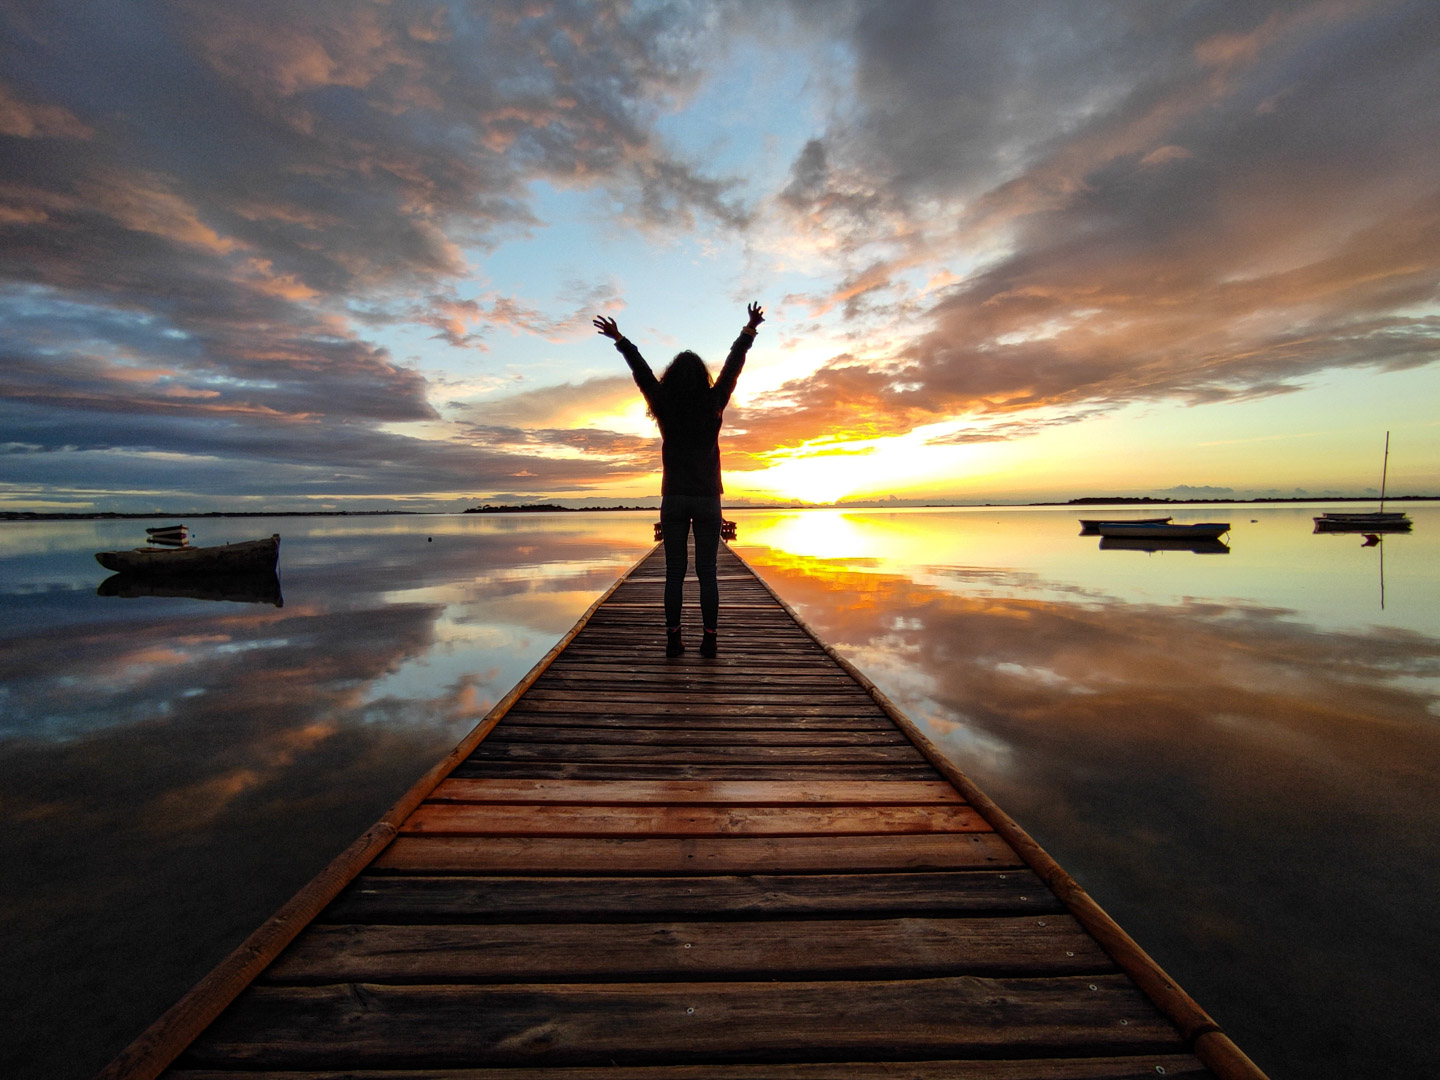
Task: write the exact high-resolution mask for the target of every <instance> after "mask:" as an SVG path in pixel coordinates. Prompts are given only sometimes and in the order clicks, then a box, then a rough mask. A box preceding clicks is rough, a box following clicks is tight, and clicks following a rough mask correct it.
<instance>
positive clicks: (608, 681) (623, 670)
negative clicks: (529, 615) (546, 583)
mask: <svg viewBox="0 0 1440 1080" xmlns="http://www.w3.org/2000/svg"><path fill="white" fill-rule="evenodd" d="M737 684H739V685H741V686H743V687H744V689H745V690H746V691H747V692H748V693H756V692H757V691H763V692H764V693H765V694H767V695H773V696H774V697H777V698H782V699H783V698H786V697H810V696H813V695H814V694H817V693H821V694H832V693H840V692H843V693H845V694H852V695H853V693H854V690H855V683H854V681H853V680H849V679H846V678H844V677H843V675H842V674H840V673H838V672H837V673H836V674H833V675H818V676H817V675H800V674H795V673H790V674H776V675H762V674H760V673H758V672H754V671H746V672H745V673H744V676H743V682H741V680H740V679H738V678H737V677H736V673H735V672H734V671H733V670H725V671H716V670H715V669H713V668H712V669H708V670H707V669H706V668H696V669H694V670H691V671H680V672H676V671H641V670H637V668H636V666H635V665H629V666H626V667H620V666H619V665H617V666H616V668H615V669H614V670H613V671H610V670H591V671H576V670H575V668H574V667H571V668H567V669H566V670H565V671H563V672H561V673H558V674H556V673H554V672H553V669H552V671H548V672H546V673H545V675H544V676H543V677H542V678H541V679H540V681H539V682H537V683H536V684H535V685H536V687H537V688H541V689H545V690H571V691H574V690H582V691H600V692H602V693H607V694H608V693H612V692H630V691H634V690H646V691H657V690H658V691H664V692H666V693H669V692H671V691H682V692H684V693H701V694H709V693H727V692H730V691H733V690H734V689H735V687H736V685H737Z"/></svg>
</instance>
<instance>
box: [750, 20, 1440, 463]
mask: <svg viewBox="0 0 1440 1080" xmlns="http://www.w3.org/2000/svg"><path fill="white" fill-rule="evenodd" d="M807 10H809V11H812V12H813V9H807ZM846 10H847V11H848V12H849V13H850V18H849V21H848V22H847V23H846V24H845V28H846V29H845V32H846V33H847V35H848V38H847V39H848V41H849V42H850V43H851V45H852V47H853V48H854V50H855V54H856V57H857V69H856V82H855V90H856V98H855V101H854V102H853V107H852V108H850V109H848V110H846V111H844V114H843V115H841V116H839V117H838V118H837V119H836V120H835V121H834V122H833V123H832V125H831V127H830V128H829V129H828V130H826V131H825V132H824V133H822V134H821V135H819V136H817V138H816V139H815V140H814V141H813V142H811V143H810V144H809V145H808V146H807V147H806V148H805V149H804V151H803V152H802V153H801V154H800V155H799V157H798V158H797V160H796V161H795V164H794V166H793V168H792V172H791V176H790V179H789V182H788V186H787V187H786V188H785V190H784V191H783V193H782V194H781V196H780V198H779V200H778V203H777V205H778V206H780V207H784V208H786V210H787V211H788V212H790V213H793V214H794V215H796V220H797V222H798V224H799V225H800V227H801V228H804V229H806V230H809V231H811V232H812V233H816V234H818V233H822V232H823V233H825V234H826V235H827V236H828V237H829V238H831V240H833V241H835V242H836V243H838V248H837V250H838V252H839V253H840V256H841V261H842V264H844V265H848V267H849V269H848V272H847V273H846V275H845V277H844V279H843V280H842V282H841V284H840V285H839V287H837V288H836V289H835V290H834V291H833V292H832V293H831V294H829V295H828V296H817V297H813V298H811V299H812V301H813V303H814V306H816V307H817V308H824V307H829V306H834V305H837V304H843V305H845V310H846V312H847V313H848V314H849V315H851V316H852V317H856V318H860V317H863V316H865V315H866V314H867V313H874V312H881V313H883V311H884V304H885V303H886V302H887V297H892V298H893V296H894V295H895V293H896V292H898V291H900V290H903V289H904V288H905V287H906V286H905V284H904V277H903V276H904V275H905V274H906V273H907V272H910V271H914V270H915V269H916V268H917V267H934V266H936V265H941V266H943V265H946V263H947V262H949V263H951V265H953V266H955V268H956V269H957V271H958V270H960V269H961V268H962V267H963V264H964V263H968V262H973V261H977V260H978V262H979V268H978V269H977V270H975V271H972V272H971V273H970V274H969V276H966V277H964V278H963V280H962V281H961V282H960V283H959V284H958V285H956V286H954V287H952V288H951V289H949V290H948V291H947V292H946V293H944V294H942V295H941V298H940V299H939V300H938V302H936V303H935V304H934V306H933V308H932V309H931V311H930V312H929V330H928V331H927V332H925V333H923V334H921V335H920V336H919V337H918V338H913V339H910V340H908V341H904V342H901V343H898V344H897V347H896V348H895V350H894V358H893V360H892V361H891V362H890V364H889V366H888V367H887V368H886V369H884V370H878V369H876V368H875V367H874V366H873V365H870V364H857V363H855V362H854V361H853V360H848V359H843V358H842V359H841V360H839V361H837V362H835V363H833V364H832V365H831V366H829V367H828V368H826V369H823V370H822V371H820V372H819V373H817V374H816V375H814V376H813V377H811V378H808V379H804V380H800V381H797V382H794V383H792V384H790V385H789V386H787V387H785V388H783V390H782V392H781V394H780V400H781V401H782V402H783V403H784V404H785V405H786V407H787V409H788V413H787V414H786V415H787V416H788V421H787V428H788V430H789V432H790V437H792V438H802V437H815V436H816V435H819V434H821V433H831V434H834V433H835V432H837V431H839V432H846V431H854V432H856V433H864V432H865V431H867V430H875V429H877V426H878V428H879V429H883V430H887V431H899V430H906V429H908V428H910V427H913V426H915V425H917V424H920V423H925V422H932V421H937V420H941V419H944V418H948V417H953V416H959V415H966V414H970V415H982V416H983V415H987V414H989V415H994V414H1008V416H1009V419H1008V422H1009V423H1012V424H1013V423H1021V424H1023V423H1024V422H1025V414H1026V413H1027V412H1028V411H1029V410H1031V409H1034V408H1036V407H1039V406H1047V405H1057V404H1058V405H1068V406H1074V405H1078V404H1082V403H1089V404H1092V405H1098V406H1101V407H1107V406H1113V405H1117V404H1121V403H1124V402H1129V401H1135V400H1144V399H1151V400H1153V399H1164V398H1171V399H1179V400H1183V401H1189V402H1194V403H1200V402H1209V401H1218V400H1227V399H1232V398H1237V397H1247V396H1257V395H1265V394H1272V393H1276V392H1282V391H1285V390H1289V389H1293V388H1295V386H1296V385H1297V383H1299V382H1300V381H1302V380H1303V379H1304V378H1305V377H1306V376H1308V375H1311V374H1313V373H1315V372H1318V371H1321V370H1323V369H1327V368H1340V367H1371V368H1376V369H1381V370H1392V369H1397V368H1402V367H1409V366H1415V365H1420V364H1428V363H1432V362H1434V361H1435V360H1436V359H1437V357H1440V334H1437V331H1440V320H1437V319H1436V318H1434V317H1433V316H1432V315H1429V314H1428V313H1427V312H1426V311H1425V309H1426V308H1428V307H1430V306H1432V305H1433V303H1434V300H1435V297H1436V295H1437V286H1440V50H1437V48H1436V45H1435V42H1436V41H1440V8H1437V7H1436V6H1435V5H1433V4H1429V3H1404V2H1375V3H1363V2H1357V3H1315V4H1275V5H1269V6H1261V5H1253V4H1246V5H1235V4H1221V3H1217V4H1193V5H1187V6H1186V7H1185V8H1184V9H1183V10H1177V9H1171V8H1168V7H1161V6H1157V5H1153V4H1085V5H1065V6H1063V7H1061V6H1056V5H959V4H929V3H887V4H883V5H880V4H875V5H869V4H864V5H856V6H853V7H850V8H847V9H846ZM956 264H960V265H956ZM847 414H848V416H849V420H848V421H847V419H846V417H847ZM1017 414H1018V415H1017Z"/></svg>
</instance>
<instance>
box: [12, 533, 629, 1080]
mask: <svg viewBox="0 0 1440 1080" xmlns="http://www.w3.org/2000/svg"><path fill="white" fill-rule="evenodd" d="M272 526H278V527H275V528H272ZM219 527H220V526H219V524H218V523H215V527H214V528H211V529H209V530H208V531H210V532H211V533H215V534H216V535H214V536H213V537H212V538H213V539H215V540H217V541H218V540H219V539H220V538H221V537H220V536H219V533H218V530H219ZM230 527H231V528H232V529H234V530H235V531H236V532H238V533H240V538H243V536H244V535H245V534H248V533H249V532H257V533H259V532H265V533H268V532H270V531H280V532H282V534H283V536H284V539H283V541H282V546H281V575H282V578H283V580H284V588H285V598H286V606H285V607H284V608H282V609H276V608H273V607H270V606H268V605H267V606H261V605H251V604H232V603H223V602H216V601H206V600H186V599H177V598H168V597H165V598H160V597H143V598H119V597H97V596H96V595H95V591H94V590H95V582H96V581H97V580H98V579H100V578H102V577H103V576H104V571H102V570H100V568H99V567H98V566H96V565H95V563H94V559H93V558H92V556H91V552H93V551H94V550H97V549H99V548H102V547H123V546H127V543H126V540H128V543H130V544H133V543H134V542H135V541H134V538H133V536H131V535H130V534H131V533H133V532H134V528H135V526H134V523H125V525H124V527H123V528H118V527H112V526H109V525H103V526H100V527H98V528H97V526H96V525H94V524H93V523H66V524H64V525H47V526H46V527H45V529H44V530H34V531H33V533H32V535H31V536H30V537H29V538H28V539H27V540H26V541H25V542H24V543H23V544H22V545H20V546H22V547H25V548H26V549H27V550H29V551H30V552H31V554H29V555H25V556H23V557H12V553H13V549H12V547H10V546H8V545H7V546H6V547H5V548H4V550H3V553H0V563H3V565H0V593H3V595H4V597H5V602H6V604H7V608H8V609H9V611H10V612H12V613H13V611H14V608H15V605H14V604H13V603H12V601H13V600H14V599H15V598H17V597H22V598H23V606H24V612H25V617H24V620H23V622H21V621H17V620H15V619H10V620H8V624H7V625H6V626H4V627H0V638H3V639H4V648H3V649H0V701H3V705H4V709H3V713H4V715H3V720H0V724H3V727H0V807H3V809H4V812H5V814H6V818H7V820H8V821H10V822H11V823H12V825H13V826H14V827H12V829H10V830H7V831H6V832H5V833H3V834H0V864H3V865H5V866H6V868H7V872H6V875H5V878H4V881H3V884H0V954H3V955H5V956H6V958H7V965H6V970H5V972H4V974H3V975H0V993H3V996H4V997H5V998H6V999H7V1000H17V1001H21V1002H22V1003H23V1007H19V1006H17V1008H18V1009H19V1011H18V1012H17V1013H16V1014H15V1015H16V1016H17V1017H18V1019H17V1020H16V1030H17V1032H22V1033H23V1034H17V1035H16V1036H15V1037H14V1038H12V1039H10V1040H7V1045H6V1046H5V1047H3V1048H0V1074H5V1075H21V1074H22V1073H23V1072H24V1070H26V1069H30V1068H32V1067H33V1066H34V1064H35V1063H37V1062H46V1063H49V1064H50V1065H51V1066H55V1065H56V1061H57V1058H56V1050H55V1048H56V1047H59V1046H62V1045H64V1046H68V1047H71V1049H70V1050H69V1051H67V1053H71V1054H74V1055H76V1056H77V1060H78V1061H79V1063H78V1064H75V1065H74V1067H73V1068H71V1067H69V1066H64V1067H59V1071H65V1072H67V1073H73V1074H74V1075H82V1074H91V1073H93V1072H94V1071H95V1070H96V1069H97V1068H98V1067H99V1066H100V1065H101V1064H103V1062H104V1061H105V1060H107V1059H108V1057H109V1056H110V1055H111V1054H113V1053H114V1052H115V1051H116V1050H118V1049H119V1048H120V1047H121V1046H123V1045H124V1044H125V1043H127V1042H128V1041H129V1040H130V1039H131V1038H133V1037H134V1036H135V1035H136V1033H137V1032H139V1031H140V1030H141V1029H142V1028H143V1027H144V1026H145V1024H147V1023H148V1022H149V1021H150V1020H152V1019H153V1018H154V1017H155V1016H157V1015H158V1014H159V1013H160V1012H161V1011H163V1010H164V1009H165V1008H166V1007H168V1006H169V1005H170V1004H172V1003H173V1002H174V1000H175V999H176V998H178V997H179V995H180V994H181V993H183V992H184V990H185V989H187V988H188V987H189V986H190V985H191V984H193V983H194V981H195V980H196V979H197V978H199V977H200V976H201V975H202V974H204V972H205V971H206V970H208V969H209V968H210V967H211V966H212V965H213V964H214V963H216V962H217V961H218V960H219V959H220V958H221V957H223V956H224V954H225V952H226V951H228V950H229V949H230V948H231V947H233V946H234V945H235V944H236V943H238V941H239V940H240V939H241V938H243V937H244V935H245V934H247V933H248V932H249V931H250V930H252V929H253V928H254V927H255V926H256V925H258V924H259V923H260V922H261V921H262V920H263V919H264V918H265V917H266V916H268V915H269V914H270V913H271V912H273V911H274V910H275V909H276V908H277V907H278V906H279V905H280V904H281V903H282V902H283V901H284V900H285V899H286V898H287V897H288V896H289V895H290V894H291V893H292V892H293V891H294V890H295V889H296V888H297V887H299V885H301V884H303V883H304V882H305V881H306V880H308V879H309V878H310V877H311V876H313V875H314V874H315V873H316V872H317V871H318V870H319V869H320V868H321V867H323V866H324V865H325V863H326V862H328V861H329V860H330V859H331V858H332V857H333V856H334V855H335V854H336V853H337V852H338V851H339V850H341V849H342V848H343V847H344V846H345V845H346V844H347V843H349V842H350V841H351V840H353V839H354V838H355V837H356V836H357V835H359V834H360V833H361V832H362V831H363V830H364V829H365V828H366V827H368V826H369V825H370V824H371V823H373V822H374V821H375V820H376V819H377V818H378V817H379V815H380V814H381V813H382V812H383V811H384V810H385V808H386V807H387V806H388V805H390V803H391V802H393V801H394V799H395V798H397V797H398V796H399V795H400V794H401V793H402V792H403V791H404V790H405V789H406V788H408V787H409V786H410V784H411V783H413V782H414V780H415V779H416V777H418V776H419V775H421V774H422V773H423V772H424V771H425V770H426V769H428V768H429V767H430V766H431V765H433V764H434V763H435V762H436V761H437V760H439V759H440V758H441V757H442V756H443V755H444V754H445V753H446V752H447V751H448V750H449V749H450V748H451V747H452V746H453V745H454V744H455V743H456V742H457V741H458V740H459V738H460V737H461V735H463V734H464V732H466V731H468V730H469V729H470V728H471V727H473V726H474V724H475V723H476V722H477V721H478V720H479V719H480V718H481V717H482V716H483V715H484V714H485V712H486V711H488V709H489V708H490V707H491V705H492V704H493V702H494V701H495V700H497V699H498V698H499V697H500V696H501V695H502V694H503V693H504V692H505V691H506V690H508V689H509V688H510V686H512V685H513V684H514V683H515V681H516V680H517V679H518V678H519V677H520V675H521V674H523V672H524V671H525V670H526V669H528V668H529V666H530V665H531V664H532V663H533V662H534V661H535V660H536V659H537V658H538V657H539V656H540V655H541V654H543V653H544V652H545V650H546V649H548V648H549V647H550V645H551V644H553V642H554V640H555V639H556V638H557V637H558V636H559V635H560V634H561V633H563V632H564V630H565V629H567V628H568V627H569V626H570V625H571V624H572V623H573V622H574V621H575V619H576V617H577V616H578V615H579V614H580V612H581V611H583V610H584V609H585V607H586V606H588V605H589V603H590V602H591V601H592V600H593V599H594V597H595V596H596V595H598V594H599V593H600V592H601V591H603V590H604V588H605V587H606V586H608V585H609V584H610V583H611V582H612V581H613V580H614V578H615V576H616V575H617V574H618V573H619V572H620V571H621V570H622V569H624V568H625V567H626V566H628V565H629V564H630V563H632V562H633V561H634V559H635V558H636V557H637V556H638V554H639V553H640V552H641V551H643V550H644V549H645V548H646V547H648V546H649V537H648V535H647V534H648V531H649V528H648V521H642V520H638V519H632V520H629V521H625V520H619V519H618V518H617V520H615V521H614V522H613V524H612V523H611V522H608V521H602V522H596V521H595V520H594V519H593V518H591V519H590V520H588V521H585V522H580V521H573V520H568V521H565V522H562V523H558V524H557V523H556V522H555V521H553V520H552V521H549V522H545V521H538V520H537V521H531V522H514V521H511V522H497V521H493V520H491V521H476V520H473V519H434V520H431V519H425V520H420V519H414V518H395V519H375V518H369V519H364V520H358V521H357V520H353V519H352V520H346V521H343V522H342V521H334V520H329V519H321V520H320V521H318V522H316V521H311V520H306V519H284V520H283V522H272V521H265V522H259V523H256V522H250V521H246V522H241V523H235V522H231V523H230ZM242 530H243V531H242ZM42 532H43V534H44V535H45V536H46V537H47V539H46V540H45V542H44V543H41V542H40V539H39V534H40V533H42ZM97 532H105V533H106V534H107V535H106V537H105V538H104V539H103V540H101V542H99V543H97V542H96V538H97ZM122 536H123V537H125V539H124V540H121V539H118V538H119V537H122ZM427 537H433V539H427ZM37 551H39V552H41V553H37ZM47 559H52V560H53V561H46V560H47ZM71 578H74V583H72V584H74V586H75V587H71V585H70V584H66V585H65V587H63V588H60V587H55V583H56V582H62V581H63V582H70V579H71ZM47 583H48V584H47ZM134 971H144V972H145V978H144V979H143V980H139V981H136V980H133V979H126V980H125V989H124V990H123V991H118V990H117V989H116V986H117V985H118V984H117V983H116V982H115V979H117V978H123V977H124V976H123V973H125V972H134ZM22 989H23V992H22ZM77 1002H78V1003H79V1004H78V1005H77V1004H76V1003H77ZM76 1007H80V1008H83V1009H84V1010H85V1011H86V1014H87V1018H88V1023H87V1025H86V1032H85V1035H84V1037H83V1038H78V1039H77V1038H76V1037H75V1033H74V1031H73V1030H72V1029H73V1026H74V1025H73V1016H74V1009H75V1008H76Z"/></svg>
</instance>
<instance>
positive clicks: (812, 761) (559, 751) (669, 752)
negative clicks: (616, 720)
mask: <svg viewBox="0 0 1440 1080" xmlns="http://www.w3.org/2000/svg"><path fill="white" fill-rule="evenodd" d="M468 760H478V762H484V760H505V762H543V760H560V762H645V763H667V762H675V763H685V765H706V763H723V762H746V763H750V765H782V763H783V765H831V763H834V765H858V763H874V765H883V763H890V762H893V763H907V762H914V763H920V762H923V760H924V757H922V756H920V752H919V750H916V749H914V747H912V746H716V744H710V743H696V744H691V746H611V744H608V743H582V742H569V743H559V744H556V743H510V742H504V740H503V739H497V737H492V739H487V740H485V742H484V743H481V744H480V746H478V747H475V752H474V753H472V755H471V756H469V759H468Z"/></svg>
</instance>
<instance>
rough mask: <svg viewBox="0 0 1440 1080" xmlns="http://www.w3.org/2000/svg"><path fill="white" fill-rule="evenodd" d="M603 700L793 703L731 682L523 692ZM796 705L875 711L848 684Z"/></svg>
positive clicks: (534, 696)
mask: <svg viewBox="0 0 1440 1080" xmlns="http://www.w3.org/2000/svg"><path fill="white" fill-rule="evenodd" d="M595 700H603V701H606V703H619V701H625V703H632V704H636V706H664V707H671V706H677V704H678V706H706V707H710V708H719V710H721V711H723V710H726V708H732V707H734V706H770V704H795V703H791V701H788V700H776V696H775V694H768V693H765V691H757V693H750V691H747V690H744V688H743V687H742V685H740V684H732V685H730V687H729V688H726V690H716V691H706V690H687V688H684V687H681V685H674V687H670V688H665V690H657V688H649V687H639V688H635V687H626V684H624V683H616V684H615V688H612V690H602V688H599V687H582V688H553V687H546V685H541V684H539V683H537V684H536V685H533V687H531V688H530V691H528V693H527V694H526V701H527V703H528V704H536V703H539V701H595ZM799 704H808V706H812V707H815V708H825V707H835V706H838V707H844V706H854V707H857V708H864V710H868V711H871V713H874V711H878V710H877V708H876V703H874V701H871V700H870V697H868V696H867V694H865V693H863V691H861V690H860V687H851V688H848V690H842V691H831V690H827V691H812V693H809V694H805V696H804V700H802V701H799Z"/></svg>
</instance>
